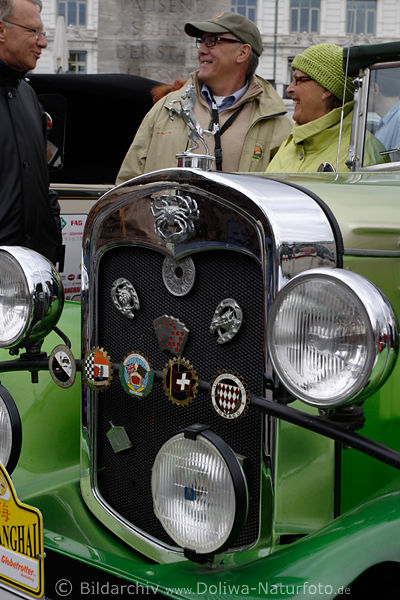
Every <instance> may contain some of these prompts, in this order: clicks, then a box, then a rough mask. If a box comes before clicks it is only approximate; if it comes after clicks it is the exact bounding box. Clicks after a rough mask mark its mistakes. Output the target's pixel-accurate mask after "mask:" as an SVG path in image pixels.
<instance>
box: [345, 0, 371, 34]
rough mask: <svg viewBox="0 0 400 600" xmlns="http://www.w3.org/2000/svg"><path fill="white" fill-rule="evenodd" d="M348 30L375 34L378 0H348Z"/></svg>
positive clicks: (349, 31)
mask: <svg viewBox="0 0 400 600" xmlns="http://www.w3.org/2000/svg"><path fill="white" fill-rule="evenodd" d="M346 17H347V19H346V32H347V33H358V34H360V33H365V34H368V33H369V34H375V20H376V0H347V13H346Z"/></svg>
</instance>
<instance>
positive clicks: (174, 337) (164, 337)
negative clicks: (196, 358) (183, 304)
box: [153, 315, 189, 356]
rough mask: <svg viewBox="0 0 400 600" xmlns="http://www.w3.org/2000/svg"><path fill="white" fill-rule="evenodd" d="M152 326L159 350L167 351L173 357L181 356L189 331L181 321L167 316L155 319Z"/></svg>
mask: <svg viewBox="0 0 400 600" xmlns="http://www.w3.org/2000/svg"><path fill="white" fill-rule="evenodd" d="M153 324H154V329H155V332H156V335H157V339H158V344H159V346H160V348H161V350H168V351H169V352H171V353H172V354H174V355H175V356H181V354H182V352H183V349H184V347H185V344H186V341H187V338H188V335H189V329H188V328H187V327H185V325H184V324H183V323H182V322H181V321H179V320H178V319H175V317H169V316H168V315H161V317H157V319H154V321H153Z"/></svg>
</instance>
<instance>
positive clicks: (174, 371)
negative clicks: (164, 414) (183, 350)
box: [163, 358, 199, 406]
mask: <svg viewBox="0 0 400 600" xmlns="http://www.w3.org/2000/svg"><path fill="white" fill-rule="evenodd" d="M163 385H164V391H165V393H166V395H167V397H168V398H169V399H170V400H171V402H174V404H179V405H180V406H187V405H188V404H190V402H192V400H193V398H195V397H196V396H197V388H198V385H199V380H198V377H197V374H196V371H195V370H194V368H193V365H191V364H190V362H189V361H188V360H186V359H185V358H173V359H172V360H170V361H169V363H168V364H167V365H166V366H165V367H164V370H163Z"/></svg>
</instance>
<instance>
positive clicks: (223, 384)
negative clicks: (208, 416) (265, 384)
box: [211, 373, 249, 419]
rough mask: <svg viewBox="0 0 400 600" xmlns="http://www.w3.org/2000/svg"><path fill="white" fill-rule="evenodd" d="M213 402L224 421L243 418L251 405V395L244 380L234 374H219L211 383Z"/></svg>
mask: <svg viewBox="0 0 400 600" xmlns="http://www.w3.org/2000/svg"><path fill="white" fill-rule="evenodd" d="M211 401H212V404H213V407H214V409H215V410H216V412H217V413H218V414H219V415H220V416H221V417H223V418H224V419H237V418H238V417H240V416H242V415H243V414H244V413H245V412H246V410H247V407H248V404H249V394H248V391H247V389H246V385H245V383H244V381H243V379H242V378H241V377H240V376H239V375H233V374H232V373H219V374H218V375H217V376H216V377H215V378H214V380H213V381H212V382H211Z"/></svg>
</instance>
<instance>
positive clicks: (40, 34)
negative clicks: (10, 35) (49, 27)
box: [3, 19, 46, 40]
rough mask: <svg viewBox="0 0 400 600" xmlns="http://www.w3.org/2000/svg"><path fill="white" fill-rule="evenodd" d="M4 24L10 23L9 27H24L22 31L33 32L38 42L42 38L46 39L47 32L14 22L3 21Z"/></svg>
mask: <svg viewBox="0 0 400 600" xmlns="http://www.w3.org/2000/svg"><path fill="white" fill-rule="evenodd" d="M3 22H4V23H8V24H9V25H17V26H18V27H22V29H26V30H27V31H31V32H32V33H33V35H34V36H35V38H36V39H37V40H38V39H39V38H40V36H43V37H44V38H46V32H45V31H42V30H40V29H35V28H34V27H27V26H26V25H21V24H20V23H14V21H6V20H5V19H3Z"/></svg>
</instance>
